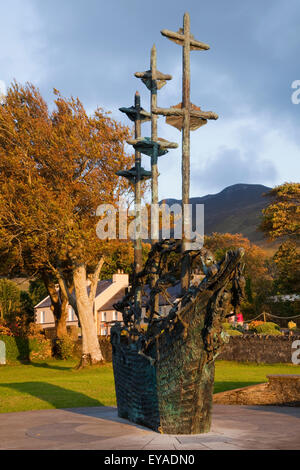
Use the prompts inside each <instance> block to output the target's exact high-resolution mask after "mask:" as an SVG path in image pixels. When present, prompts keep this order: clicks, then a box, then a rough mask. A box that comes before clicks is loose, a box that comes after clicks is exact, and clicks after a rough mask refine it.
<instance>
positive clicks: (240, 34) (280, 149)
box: [0, 0, 300, 198]
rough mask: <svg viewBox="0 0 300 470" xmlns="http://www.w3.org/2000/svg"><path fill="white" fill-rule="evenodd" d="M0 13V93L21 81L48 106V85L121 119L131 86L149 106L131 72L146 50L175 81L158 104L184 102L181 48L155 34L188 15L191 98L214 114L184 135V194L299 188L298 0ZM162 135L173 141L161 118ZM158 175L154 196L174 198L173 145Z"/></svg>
mask: <svg viewBox="0 0 300 470" xmlns="http://www.w3.org/2000/svg"><path fill="white" fill-rule="evenodd" d="M183 5H184V6H183ZM0 7H1V9H0V12H1V13H0V16H1V29H0V44H1V46H0V90H1V89H3V88H4V85H5V84H6V85H9V83H10V82H11V81H12V80H13V79H16V80H17V81H19V82H25V81H30V82H33V83H34V84H35V85H37V86H38V87H39V88H40V90H41V92H42V94H43V96H44V97H45V98H46V99H47V101H48V102H49V103H51V100H52V99H53V95H52V89H53V87H55V88H57V89H59V90H60V91H61V92H62V93H63V94H64V95H65V96H70V95H73V96H78V97H79V98H80V99H81V101H82V102H83V103H84V105H85V107H86V109H87V110H88V111H89V112H92V111H93V110H94V109H95V108H96V107H97V106H101V107H103V108H104V109H106V110H110V111H112V115H113V117H114V118H116V119H118V120H120V121H121V122H123V123H124V124H125V123H126V124H127V120H126V119H127V118H126V116H123V115H122V114H121V113H120V112H119V111H118V108H119V107H120V106H130V105H131V104H132V103H133V96H134V93H135V91H136V90H138V91H140V93H141V95H142V105H143V106H144V107H145V108H147V109H149V93H148V91H147V89H146V88H145V87H144V85H143V84H142V83H141V82H140V81H139V80H138V79H136V78H134V76H133V74H134V72H136V71H143V70H146V69H148V68H149V60H150V49H151V46H152V45H153V43H155V44H156V46H157V54H158V68H159V70H160V71H161V72H164V73H169V74H171V75H173V80H172V82H169V83H168V84H167V86H166V87H164V88H163V89H162V90H161V92H159V96H158V103H159V105H161V106H165V107H168V106H171V105H174V104H177V103H179V102H180V101H181V48H180V47H179V46H177V45H175V44H174V43H172V42H170V41H168V40H167V39H165V38H164V37H162V36H161V34H160V30H161V29H164V28H166V29H170V30H173V31H177V30H178V28H179V27H181V26H182V17H183V14H184V12H185V11H188V12H189V13H190V15H191V29H192V33H193V34H194V36H195V38H196V39H198V40H200V41H203V42H206V43H208V44H209V45H210V46H211V49H210V50H209V51H204V52H192V54H191V67H192V85H191V95H192V102H193V103H194V104H196V105H198V106H201V108H202V109H204V110H207V111H208V110H211V111H215V112H217V113H218V114H219V116H220V118H219V120H218V121H211V122H209V123H208V124H207V126H204V127H202V128H201V129H199V130H198V131H196V132H193V133H192V141H191V196H201V195H205V194H208V193H210V194H213V193H216V192H218V191H220V190H222V189H224V188H225V187H226V186H229V185H232V184H236V183H260V184H265V185H268V186H274V185H276V184H281V183H283V182H285V181H299V176H300V139H299V125H300V104H299V105H297V104H293V103H292V100H291V96H292V93H293V91H294V90H293V89H292V83H293V82H294V81H295V80H300V67H299V52H300V34H299V24H300V3H299V0H289V1H288V2H286V1H285V0H265V1H264V2H261V1H260V0H251V1H250V0H246V1H243V2H241V1H240V0H227V1H226V2H224V0H210V2H204V1H201V0H185V1H184V2H183V1H182V0H181V1H179V0H164V1H161V0H159V1H158V0H152V1H151V2H143V1H141V0H126V1H125V0H110V2H107V1H104V0H10V1H9V2H8V1H7V0H5V1H4V0H0ZM297 57H298V59H297ZM299 96H300V94H299ZM149 132H150V128H149V126H148V124H146V125H144V127H143V135H145V136H147V135H149ZM159 135H160V137H164V138H167V139H168V140H172V141H174V142H177V143H179V144H180V146H181V134H180V133H179V132H178V131H177V130H176V129H174V128H172V127H170V126H168V125H166V124H165V122H164V120H163V119H160V121H159ZM149 163H150V162H149V158H148V157H144V160H143V166H144V167H145V168H149ZM159 169H160V173H161V177H160V197H161V198H165V197H180V195H181V181H180V169H181V152H180V150H178V151H171V152H170V153H169V154H168V155H167V156H164V157H162V158H161V159H160V162H159Z"/></svg>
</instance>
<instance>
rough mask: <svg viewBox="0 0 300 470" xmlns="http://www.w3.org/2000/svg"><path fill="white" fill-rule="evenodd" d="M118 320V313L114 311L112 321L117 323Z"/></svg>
mask: <svg viewBox="0 0 300 470" xmlns="http://www.w3.org/2000/svg"><path fill="white" fill-rule="evenodd" d="M117 320H118V312H116V311H114V312H113V321H117Z"/></svg>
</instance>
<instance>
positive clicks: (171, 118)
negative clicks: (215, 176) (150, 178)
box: [152, 13, 218, 293]
mask: <svg viewBox="0 0 300 470" xmlns="http://www.w3.org/2000/svg"><path fill="white" fill-rule="evenodd" d="M161 34H162V35H163V36H165V37H166V38H168V39H170V40H171V41H173V42H175V43H176V44H178V45H180V46H182V49H183V66H182V68H183V74H182V102H181V103H179V104H178V105H176V106H173V107H171V108H168V109H165V108H158V107H156V108H155V109H152V113H154V114H158V115H163V116H166V122H167V124H170V125H171V126H174V127H176V128H177V129H179V130H180V131H182V237H183V243H182V252H183V254H184V255H185V256H183V261H182V273H181V287H182V293H185V292H186V291H187V290H188V288H189V284H190V274H191V273H190V257H189V255H188V247H189V240H188V237H187V236H186V234H190V233H191V228H192V227H191V220H190V217H189V211H188V210H187V208H186V205H187V204H189V199H190V131H191V130H196V129H198V128H199V127H201V126H203V125H205V124H206V123H207V120H209V119H218V115H217V114H216V113H213V112H211V111H209V112H205V111H202V110H201V109H200V108H199V107H197V106H195V105H193V104H192V103H191V99H190V89H191V71H190V52H191V51H206V50H208V49H209V46H208V45H207V44H205V43H203V42H200V41H197V40H196V39H195V38H194V36H193V35H192V34H191V29H190V16H189V14H188V13H185V15H184V19H183V28H180V29H179V31H178V32H177V33H175V32H173V31H169V30H167V29H164V30H162V31H161Z"/></svg>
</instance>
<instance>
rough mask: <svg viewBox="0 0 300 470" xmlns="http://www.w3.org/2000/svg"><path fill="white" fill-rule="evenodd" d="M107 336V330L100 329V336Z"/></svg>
mask: <svg viewBox="0 0 300 470" xmlns="http://www.w3.org/2000/svg"><path fill="white" fill-rule="evenodd" d="M107 335H108V330H107V328H101V336H107Z"/></svg>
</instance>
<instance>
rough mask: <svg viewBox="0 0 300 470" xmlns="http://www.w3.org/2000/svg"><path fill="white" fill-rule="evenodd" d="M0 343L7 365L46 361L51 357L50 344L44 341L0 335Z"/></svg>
mask: <svg viewBox="0 0 300 470" xmlns="http://www.w3.org/2000/svg"><path fill="white" fill-rule="evenodd" d="M0 341H3V342H4V343H5V346H6V361H7V362H8V363H10V362H11V363H15V362H24V361H29V360H30V359H42V360H44V359H48V358H49V357H51V343H50V341H48V340H46V339H43V338H41V339H37V338H30V339H29V338H23V337H21V336H8V335H1V334H0Z"/></svg>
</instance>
